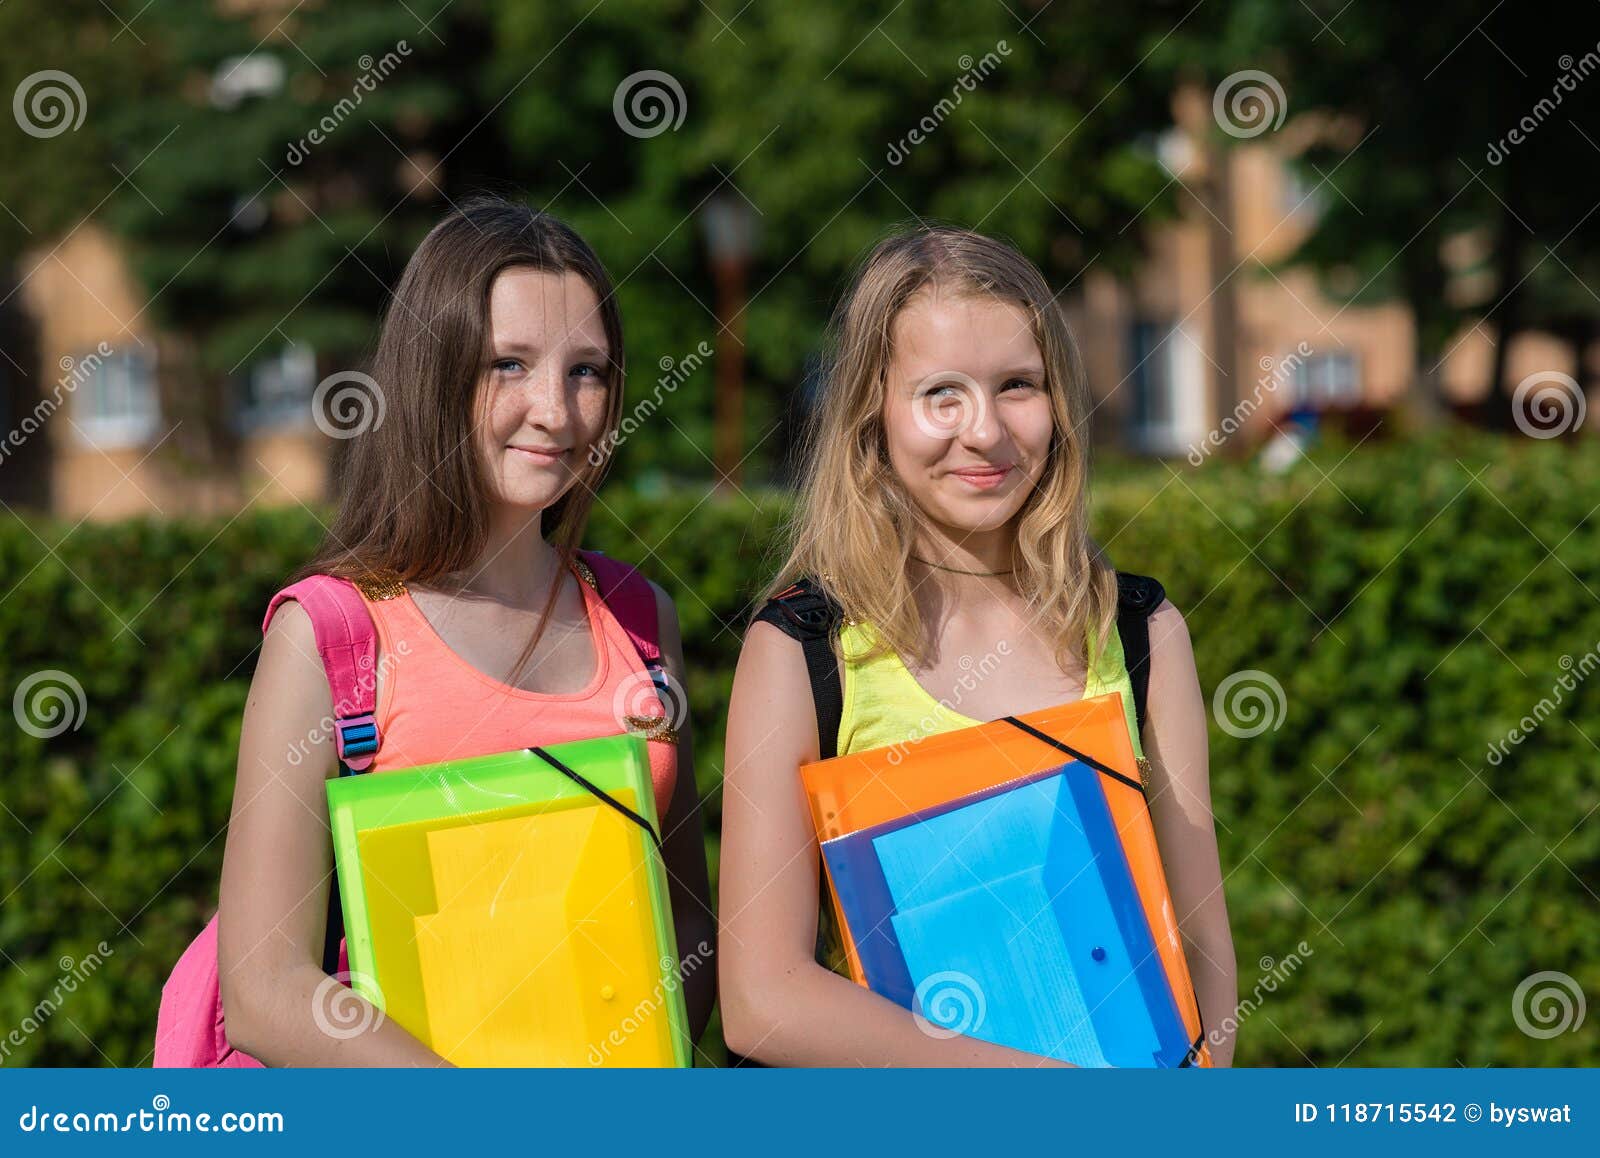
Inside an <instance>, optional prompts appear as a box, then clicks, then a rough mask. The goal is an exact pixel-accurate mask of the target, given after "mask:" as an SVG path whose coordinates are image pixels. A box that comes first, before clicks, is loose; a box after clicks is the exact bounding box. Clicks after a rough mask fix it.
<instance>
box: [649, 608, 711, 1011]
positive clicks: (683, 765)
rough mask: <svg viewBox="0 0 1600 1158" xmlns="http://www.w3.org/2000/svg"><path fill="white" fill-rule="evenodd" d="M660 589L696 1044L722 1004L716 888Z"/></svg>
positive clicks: (669, 823)
mask: <svg viewBox="0 0 1600 1158" xmlns="http://www.w3.org/2000/svg"><path fill="white" fill-rule="evenodd" d="M651 586H652V587H655V593H656V622H657V624H658V625H659V634H660V642H661V658H662V661H663V663H664V666H665V667H666V669H667V679H668V680H669V682H670V683H671V685H672V686H673V687H674V688H675V689H676V691H677V697H676V699H675V701H674V702H673V703H668V704H665V705H663V706H664V707H665V708H666V710H667V713H668V715H669V716H673V717H681V718H679V719H676V720H675V722H676V723H677V728H678V781H677V784H676V785H675V786H674V788H673V792H672V802H671V803H670V804H669V805H668V807H667V815H666V819H665V820H664V821H663V823H662V841H661V843H662V852H663V859H664V860H665V862H666V866H667V890H668V893H669V895H670V897H671V900H672V919H673V924H674V925H675V926H676V932H677V938H678V962H679V970H680V973H681V976H682V977H683V995H684V999H685V1004H686V1005H687V1008H688V1014H689V1040H690V1041H691V1042H697V1041H699V1040H700V1035H701V1034H703V1033H704V1032H705V1029H706V1025H707V1023H708V1022H710V1020H711V1009H712V1007H713V1006H714V1005H715V1004H716V1000H717V985H716V980H717V974H716V970H715V968H714V966H715V964H716V961H715V954H716V937H717V922H716V916H715V915H714V914H713V913H712V910H711V882H710V878H709V876H708V874H707V872H706V834H705V825H704V823H703V822H702V820H701V816H700V792H699V790H698V789H697V788H696V787H695V779H694V736H693V734H692V731H691V729H690V727H689V710H688V709H689V701H688V694H689V693H688V683H687V681H686V678H685V673H684V664H683V642H682V639H681V638H680V634H679V631H678V612H677V609H676V608H675V607H673V605H672V600H671V599H670V598H669V597H668V596H667V593H666V592H665V591H663V590H661V588H659V587H656V586H655V584H653V583H652V584H651Z"/></svg>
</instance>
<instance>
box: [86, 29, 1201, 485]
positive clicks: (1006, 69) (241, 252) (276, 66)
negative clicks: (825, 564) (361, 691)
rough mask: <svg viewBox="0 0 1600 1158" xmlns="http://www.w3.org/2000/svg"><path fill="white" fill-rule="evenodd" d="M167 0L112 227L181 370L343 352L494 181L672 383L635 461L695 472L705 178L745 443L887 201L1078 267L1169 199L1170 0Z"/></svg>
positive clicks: (641, 370) (707, 330)
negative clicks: (1160, 136)
mask: <svg viewBox="0 0 1600 1158" xmlns="http://www.w3.org/2000/svg"><path fill="white" fill-rule="evenodd" d="M162 9H163V10H162V11H161V13H160V14H159V16H157V15H156V13H155V12H154V11H152V13H151V18H150V19H151V21H152V22H153V24H154V25H155V26H156V27H157V29H158V31H156V32H154V33H153V34H152V41H153V43H154V44H156V46H157V48H156V50H157V51H158V52H159V53H160V54H161V55H162V59H163V61H164V62H165V65H166V67H167V68H168V70H169V71H170V72H171V74H172V75H173V77H174V78H175V81H176V82H175V83H173V84H172V85H170V86H169V87H168V88H167V90H166V91H165V92H164V93H163V94H161V95H156V96H151V97H145V98H141V99H140V100H139V101H137V102H130V108H129V109H128V117H127V123H128V126H129V128H128V132H127V135H126V138H125V139H126V143H127V147H128V148H129V150H130V151H132V150H136V149H140V148H148V147H150V146H151V145H152V144H153V143H155V142H158V141H161V140H162V139H163V138H165V137H168V136H169V135H170V139H168V140H167V143H166V144H165V145H163V146H162V149H161V160H162V164H161V166H160V167H159V172H158V173H155V174H153V175H152V178H151V179H150V180H148V181H145V182H143V183H142V186H143V187H142V193H143V196H140V197H136V198H121V199H119V205H118V209H117V214H116V220H117V223H118V225H119V226H120V227H121V228H122V229H123V230H124V231H125V232H126V233H127V235H128V236H129V237H130V238H131V239H132V240H133V241H134V243H135V252H136V255H137V259H138V268H139V270H140V272H141V274H142V275H143V277H144V279H145V281H146V283H147V284H148V285H149V286H150V288H151V290H152V292H153V293H155V295H156V306H157V308H158V309H159V310H160V311H161V313H160V316H161V317H162V318H163V319H164V321H166V322H167V324H168V325H170V326H171V327H172V328H173V329H174V330H176V331H178V332H181V333H183V334H186V335H190V336H192V337H193V338H194V340H195V342H196V352H197V357H196V373H197V376H198V377H199V378H202V379H207V378H212V377H214V376H216V375H224V374H226V373H229V372H234V371H237V370H238V369H239V368H240V367H241V366H242V365H245V364H246V363H247V362H248V361H249V360H250V359H251V358H253V357H259V356H261V355H263V354H267V353H271V352H274V351H275V349H276V348H277V347H278V346H280V345H281V344H282V343H286V342H289V341H305V342H308V343H310V344H312V345H313V346H315V347H316V348H317V349H318V350H319V351H321V352H322V353H323V355H324V356H325V357H332V358H334V359H336V360H337V359H348V358H350V357H352V356H353V354H354V352H355V351H357V350H358V349H359V348H360V346H361V344H362V343H363V342H364V341H365V340H366V339H367V337H368V336H369V335H370V333H371V327H372V318H373V315H374V314H375V312H376V309H377V307H378V305H379V303H380V302H381V300H382V289H383V286H384V284H386V283H387V282H388V281H389V280H390V279H391V278H392V277H393V276H394V274H395V272H396V271H397V269H398V266H399V264H400V263H401V262H403V260H404V257H405V255H406V253H407V252H408V249H409V247H410V245H411V244H412V243H413V242H414V241H415V239H416V238H417V236H418V235H419V234H420V232H421V230H422V229H423V228H424V227H425V226H426V224H428V223H429V222H430V221H431V220H432V219H433V218H434V217H435V216H436V215H437V213H438V212H439V210H440V209H441V208H442V207H443V202H442V198H444V197H450V198H454V197H455V196H456V195H458V194H459V193H460V192H461V191H463V190H464V189H466V188H469V187H472V186H476V185H482V184H492V185H494V186H496V187H500V188H506V189H510V190H515V191H519V192H520V193H522V194H523V195H524V196H526V197H527V198H528V199H529V200H530V201H531V202H532V203H535V204H540V205H546V206H548V207H549V208H551V209H552V210H554V211H556V212H558V213H561V214H562V215H563V216H565V217H566V218H567V219H569V220H571V221H572V222H573V223H574V224H575V225H576V226H577V227H578V228H579V229H580V230H581V231H582V232H584V234H585V235H586V236H588V237H589V238H590V239H591V240H592V241H593V243H594V244H595V246H596V248H597V249H598V250H599V251H600V253H601V254H602V255H603V256H604V257H605V259H606V261H607V262H608V264H609V265H610V267H611V268H612V271H613V274H614V276H615V277H616V279H617V281H618V283H619V285H620V293H621V296H622V299H623V307H624V312H625V316H626V317H627V319H628V322H629V329H630V347H631V350H632V359H631V362H632V365H633V367H634V370H635V377H634V383H635V385H634V387H633V391H632V393H633V396H634V397H635V398H640V397H644V396H653V397H655V398H657V399H664V398H665V397H666V395H668V394H671V395H675V397H673V398H671V399H670V404H669V405H663V408H662V413H661V415H660V417H659V418H658V419H656V420H653V421H650V422H647V423H645V424H644V426H643V430H642V433H640V434H639V435H637V436H636V437H635V438H634V439H633V440H632V443H631V444H630V445H627V446H625V447H624V448H623V450H622V451H621V463H622V467H623V469H625V470H629V471H632V472H638V471H641V470H650V469H656V470H665V469H668V468H671V469H673V470H675V471H676V472H678V473H690V474H694V475H699V476H703V475H704V474H706V473H707V472H708V470H709V466H708V464H707V462H706V460H705V459H704V458H703V457H702V453H703V452H702V451H701V450H700V449H699V448H701V447H704V446H707V445H709V443H710V437H709V421H710V414H711V407H710V399H709V390H710V374H709V367H706V368H705V369H704V370H701V369H699V368H698V366H699V363H700V362H701V361H703V359H701V358H700V357H699V356H698V355H696V354H695V351H696V350H697V348H700V343H701V342H702V341H706V342H714V340H715V338H716V337H717V331H718V323H717V321H716V318H715V315H714V311H713V310H712V308H711V301H712V296H713V295H712V292H711V273H710V269H709V263H708V259H707V256H706V247H705V239H704V235H703V229H702V222H701V220H699V218H700V217H701V216H702V214H703V210H704V206H705V203H706V202H707V200H708V199H709V198H710V197H711V196H712V195H713V194H715V193H717V192H718V191H719V190H720V191H722V192H723V193H724V195H736V196H743V197H745V198H747V199H748V200H749V202H750V203H751V205H752V206H753V207H754V209H755V210H756V212H757V214H758V225H759V236H760V241H759V249H758V252H757V256H756V263H755V266H754V268H753V269H752V271H751V282H750V284H751V289H752V292H751V296H750V299H749V303H748V307H747V309H746V312H745V316H744V317H743V318H742V319H741V320H742V321H743V322H744V324H745V325H746V327H747V329H748V333H749V343H750V349H751V358H750V374H751V377H752V380H753V383H754V384H755V386H756V387H757V389H756V390H754V391H753V392H752V393H753V396H754V398H753V405H752V406H751V413H750V416H749V420H748V424H747V431H748V435H749V440H750V446H749V448H748V452H749V453H750V454H751V458H752V464H753V465H755V466H756V467H758V468H770V466H771V463H772V461H773V459H774V457H775V454H776V452H777V450H778V449H779V448H780V447H781V445H782V443H783V441H784V439H782V438H781V437H773V435H774V431H776V430H777V429H778V423H779V420H780V419H781V417H782V415H783V414H784V412H785V410H786V408H787V407H788V406H789V404H790V402H791V398H790V395H791V393H792V391H793V389H794V387H795V386H796V385H797V384H799V383H800V381H801V379H802V377H803V375H804V372H805V368H806V365H807V360H808V358H809V357H810V356H811V355H812V353H813V351H814V349H815V346H816V343H817V339H818V336H819V331H820V328H821V324H822V321H823V319H824V317H825V315H826V312H827V309H828V307H829V305H830V302H831V299H832V298H833V296H834V295H835V294H836V293H837V291H838V289H839V288H840V286H841V283H842V279H843V277H844V275H845V273H846V272H847V270H848V268H849V267H850V265H851V263H852V261H853V260H854V259H855V258H857V257H858V256H859V255H860V254H861V252H862V251H863V249H864V248H865V247H866V246H868V245H869V244H870V243H871V242H872V241H873V240H875V239H876V238H877V237H879V236H880V235H881V234H882V233H883V232H884V231H885V228H886V226H887V225H888V224H889V223H891V222H897V221H898V222H909V221H911V220H913V219H916V218H938V219H943V220H949V221H953V222H956V223H958V224H963V225H969V226H974V227H977V228H981V229H985V230H988V231H992V232H997V233H1001V234H1005V235H1008V236H1010V237H1012V238H1013V239H1014V240H1015V241H1016V242H1017V243H1018V244H1019V245H1021V246H1022V247H1023V249H1024V250H1025V251H1026V252H1028V253H1029V254H1031V255H1032V256H1034V257H1035V258H1036V259H1038V260H1039V261H1040V262H1041V263H1042V264H1043V265H1044V266H1045V267H1046V268H1047V269H1048V271H1049V273H1050V274H1051V276H1052V277H1053V278H1054V279H1055V280H1056V281H1057V282H1058V284H1060V285H1062V286H1066V285H1067V284H1069V283H1071V282H1072V281H1073V280H1074V279H1075V278H1076V277H1077V276H1078V275H1079V274H1081V272H1082V271H1083V270H1084V268H1085V267H1086V266H1087V265H1088V264H1089V263H1090V262H1093V261H1099V262H1102V263H1107V264H1112V265H1121V266H1126V265H1127V264H1129V263H1131V262H1132V261H1133V259H1134V258H1135V256H1136V255H1137V253H1138V251H1139V239H1140V236H1141V233H1140V227H1141V226H1143V225H1145V224H1146V223H1148V222H1150V221H1153V220H1156V219H1158V218H1159V217H1160V216H1161V215H1162V214H1163V213H1166V212H1169V211H1170V209H1171V199H1170V197H1169V196H1168V195H1167V194H1168V191H1167V190H1166V186H1167V183H1168V182H1167V178H1166V176H1165V174H1164V173H1163V171H1162V170H1161V169H1160V166H1159V164H1158V162H1157V160H1156V157H1155V153H1154V150H1153V148H1151V147H1150V141H1151V134H1152V133H1153V132H1154V131H1156V130H1159V129H1160V128H1161V127H1163V126H1164V125H1165V124H1166V123H1167V120H1168V112H1167V104H1168V100H1169V97H1170V78H1171V66H1172V64H1173V63H1174V62H1173V61H1172V59H1171V57H1170V54H1166V55H1163V54H1161V53H1160V52H1159V50H1160V49H1161V48H1162V46H1163V44H1164V43H1165V41H1166V39H1167V35H1168V30H1170V29H1171V28H1172V27H1173V26H1174V25H1176V24H1178V23H1179V22H1181V20H1182V19H1183V17H1184V13H1185V11H1186V8H1185V6H1183V5H1181V4H1176V3H1161V2H1149V3H1135V4H1129V5H1125V6H1122V7H1121V8H1119V9H1118V10H1116V11H1115V12H1106V11H1103V10H1101V9H1098V8H1095V7H1093V6H1090V5H1087V4H1082V3H1076V4H1075V3H1068V2H1066V0H1061V2H1059V3H1057V4H1055V5H1049V6H1043V5H1037V4H1035V5H1032V6H1029V7H1025V8H1024V9H1023V10H1021V11H1018V12H1015V13H1013V12H1009V11H1007V10H1006V8H1005V7H1004V6H992V7H990V6H976V7H975V6H972V5H968V4H965V3H960V2H958V0H941V2H939V3H935V4H931V5H923V6H921V7H919V8H918V9H917V10H915V11H912V10H910V9H905V8H901V7H899V6H897V5H894V4H890V3H887V2H884V0H875V2H873V3H869V4H867V5H866V6H865V8H863V6H861V5H855V6H852V7H850V8H843V7H841V8H837V9H828V8H816V7H803V8H802V7H793V6H758V7H754V8H741V7H740V6H739V5H737V4H734V3H731V2H721V3H717V4H713V5H702V4H699V3H694V2H691V0H610V2H608V3H606V4H604V5H596V4H593V3H592V2H589V0H552V2H551V3H545V4H539V5H520V4H503V5H491V4H487V3H477V4H474V3H471V2H470V0H458V2H457V3H454V4H450V5H446V4H444V3H443V2H442V0H434V2H432V3H422V4H413V5H411V11H410V12H408V11H407V10H406V8H405V6H395V5H390V4H379V3H369V2H365V0H347V2H346V3H342V4H340V5H337V6H327V7H324V8H320V9H317V10H315V11H309V10H301V9H295V10H293V11H290V12H287V13H280V12H279V11H278V10H277V9H276V8H275V7H273V6H263V7H262V8H261V10H260V11H259V12H258V13H257V14H255V15H253V16H251V17H250V18H249V19H240V18H238V17H237V16H232V15H227V14H225V13H224V11H223V10H222V9H220V8H219V6H217V5H215V4H214V3H211V2H210V0H174V2H173V3H172V4H168V5H163V6H162ZM230 11H232V10H231V9H230ZM424 23H425V24H426V26H425V27H420V26H419V25H422V24H424ZM401 40H405V41H408V42H409V45H410V47H411V53H410V55H408V56H406V57H405V58H404V59H403V61H402V62H401V63H400V64H399V66H398V67H397V68H395V69H394V70H393V72H392V75H391V76H389V77H388V78H387V79H385V80H383V81H382V82H381V84H379V85H378V86H377V87H376V89H375V90H374V91H372V92H370V93H364V94H363V99H362V100H361V101H360V103H359V105H358V106H357V107H356V108H355V109H354V110H353V111H350V112H349V113H348V114H347V115H345V116H343V117H341V118H340V120H339V123H338V125H337V126H336V128H335V129H334V130H333V131H332V132H330V133H327V134H326V140H324V141H322V142H321V143H307V142H305V141H304V140H303V138H305V137H306V135H307V134H308V132H309V130H310V129H311V128H312V127H313V126H314V125H316V123H317V121H318V119H319V118H321V117H323V116H324V115H326V114H329V113H330V110H333V109H335V107H336V106H337V105H338V102H339V101H340V99H341V98H342V97H345V96H350V95H352V94H353V93H354V92H355V90H356V87H357V85H358V83H359V81H360V78H361V75H362V69H361V67H360V61H361V60H362V59H364V58H365V57H374V58H379V59H381V58H382V57H383V54H384V53H385V52H387V51H389V50H390V49H392V48H393V46H394V45H395V44H397V43H398V42H399V41H401ZM651 73H654V74H662V75H649V74H651ZM652 117H656V118H662V117H664V118H665V120H664V121H662V120H659V119H656V120H652ZM175 126H176V127H177V131H174V127H175ZM436 162H437V163H438V168H437V169H430V166H431V165H433V164H434V163H436ZM735 191H736V192H735ZM146 198H148V200H146ZM685 367H688V368H689V369H693V370H694V372H693V373H689V372H687V370H686V369H685ZM652 378H658V382H657V383H656V385H655V386H653V387H652V386H650V385H648V383H649V382H650V379H652ZM198 393H199V394H200V395H201V396H209V392H207V391H200V392H198ZM663 420H664V421H663ZM207 426H208V428H209V429H214V428H217V427H218V426H219V423H218V422H217V420H216V419H215V417H214V416H213V417H212V418H211V419H210V420H209V422H208V424H207ZM757 473H763V471H761V470H758V472H757Z"/></svg>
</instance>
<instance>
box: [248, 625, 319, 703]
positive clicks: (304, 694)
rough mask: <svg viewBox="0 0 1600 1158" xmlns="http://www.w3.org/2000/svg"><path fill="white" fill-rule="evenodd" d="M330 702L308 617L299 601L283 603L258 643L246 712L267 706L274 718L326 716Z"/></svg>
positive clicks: (314, 631) (313, 632)
mask: <svg viewBox="0 0 1600 1158" xmlns="http://www.w3.org/2000/svg"><path fill="white" fill-rule="evenodd" d="M332 703H333V694H332V691H331V690H330V689H329V687H328V679H327V675H326V672H325V671H324V669H323V665H322V656H321V653H320V652H318V650H317V635H316V630H315V629H314V628H313V627H312V623H311V616H310V614H308V613H307V611H306V609H305V608H303V607H301V606H300V604H299V603H298V602H296V601H294V600H286V601H285V602H283V603H282V604H280V605H279V606H278V608H277V609H276V610H275V611H274V612H273V613H272V622H271V623H270V624H268V626H267V631H266V635H265V636H264V637H263V639H262V641H261V656H260V659H259V660H258V661H257V663H256V670H255V676H254V678H253V680H252V683H251V694H250V697H249V699H248V701H247V704H246V713H247V714H248V713H249V712H250V711H251V710H252V709H254V708H256V707H257V706H259V705H262V704H267V705H271V708H270V710H271V712H272V714H273V715H274V716H278V715H279V713H284V714H286V715H287V716H289V717H293V718H296V719H298V716H299V715H301V714H305V713H307V712H314V713H316V714H319V715H320V714H325V713H326V711H328V710H330V709H331V707H332Z"/></svg>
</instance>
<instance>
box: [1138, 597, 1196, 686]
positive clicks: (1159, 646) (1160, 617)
mask: <svg viewBox="0 0 1600 1158" xmlns="http://www.w3.org/2000/svg"><path fill="white" fill-rule="evenodd" d="M1197 678H1198V677H1197V675H1196V673H1195V661H1194V645H1193V643H1192V642H1191V641H1190V639H1189V624H1188V622H1187V621H1186V620H1185V619H1184V617H1183V613H1182V612H1181V611H1179V610H1178V609H1177V608H1176V607H1175V606H1173V603H1172V600H1170V599H1163V600H1162V601H1161V602H1160V604H1158V605H1157V607H1156V609H1155V610H1154V611H1153V612H1151V614H1150V682H1151V685H1152V687H1153V688H1156V689H1160V688H1162V687H1165V686H1167V685H1171V684H1183V685H1188V684H1189V683H1192V682H1193V681H1194V680H1195V679H1197Z"/></svg>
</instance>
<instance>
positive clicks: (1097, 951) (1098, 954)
mask: <svg viewBox="0 0 1600 1158" xmlns="http://www.w3.org/2000/svg"><path fill="white" fill-rule="evenodd" d="M1089 956H1091V957H1093V958H1094V959H1095V960H1096V961H1104V960H1105V959H1106V951H1105V950H1104V949H1102V948H1101V947H1100V946H1099V945H1096V946H1095V947H1094V948H1093V949H1090V950H1089Z"/></svg>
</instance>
